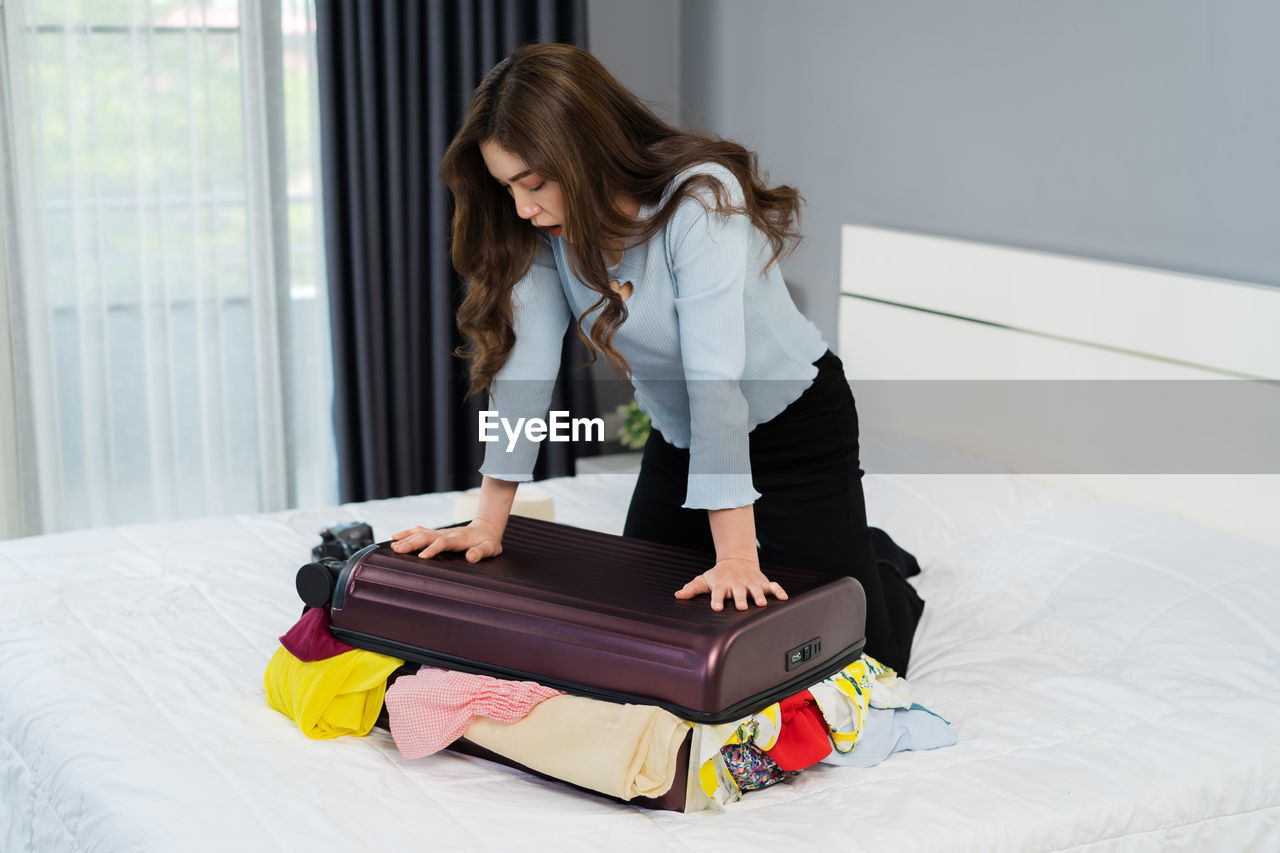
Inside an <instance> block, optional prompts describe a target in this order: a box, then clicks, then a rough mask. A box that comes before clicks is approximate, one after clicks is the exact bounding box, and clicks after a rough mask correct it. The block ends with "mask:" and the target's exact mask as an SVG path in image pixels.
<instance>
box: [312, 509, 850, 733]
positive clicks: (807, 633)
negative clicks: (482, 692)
mask: <svg viewBox="0 0 1280 853" xmlns="http://www.w3.org/2000/svg"><path fill="white" fill-rule="evenodd" d="M503 548H504V550H503V553H502V554H501V555H499V556H497V557H493V558H489V559H486V560H482V561H480V562H479V563H468V562H466V560H465V559H464V558H463V557H462V555H461V554H456V553H448V554H441V555H439V556H438V557H436V558H433V559H431V560H423V559H420V558H418V557H417V556H414V555H405V554H397V553H396V552H394V551H392V550H391V549H390V547H389V546H388V545H386V544H385V543H384V544H381V545H379V546H377V547H375V548H371V549H366V550H365V551H362V552H361V553H359V554H357V555H355V556H354V557H353V558H352V559H351V560H350V561H348V563H347V566H346V567H345V568H344V569H343V571H342V573H341V575H340V577H339V578H338V582H337V587H336V589H335V593H334V600H333V610H332V620H331V621H332V626H333V631H334V633H335V635H337V636H339V637H340V638H342V639H343V640H345V641H347V642H349V643H351V644H352V645H354V646H357V647H361V648H368V649H370V650H373V651H382V652H385V653H388V654H392V655H395V656H397V657H402V658H405V659H406V660H413V661H417V662H421V663H431V664H436V665H440V666H446V667H449V668H454V669H464V670H470V671H475V672H482V673H486V674H491V675H497V676H499V677H506V678H519V679H528V680H535V681H539V682H541V683H544V684H548V685H551V686H555V687H558V688H560V689H564V690H567V691H570V692H575V693H579V694H582V695H589V696H597V697H600V698H607V699H611V700H613V701H625V702H637V703H641V704H656V705H660V706H662V707H666V708H668V709H669V710H671V711H673V712H674V713H676V714H677V715H679V716H681V717H684V718H685V719H690V720H697V721H700V722H724V721H728V720H732V719H737V718H738V717H740V716H743V715H745V714H749V713H752V712H754V711H756V710H758V709H759V708H760V707H763V706H765V705H768V704H770V703H771V702H773V701H777V699H779V698H782V697H784V696H786V695H789V694H790V693H794V692H796V691H797V690H800V689H803V688H804V687H805V686H807V685H809V684H812V683H814V682H816V681H819V680H821V679H822V678H824V677H826V676H827V675H830V674H831V673H833V672H835V671H838V670H839V669H840V668H841V667H843V666H846V665H847V664H848V663H849V662H851V661H852V660H855V659H856V658H857V657H858V655H859V654H860V653H861V650H862V646H863V642H864V640H863V623H864V620H865V599H864V597H863V594H862V588H861V586H860V585H858V583H857V582H856V581H855V580H853V579H852V578H848V577H840V578H832V577H830V576H827V575H823V574H821V573H818V572H815V571H812V570H808V569H803V568H792V567H785V566H777V565H766V566H763V568H764V571H765V573H766V575H767V576H768V577H769V578H770V580H774V581H777V582H778V583H780V584H782V586H783V588H784V589H786V591H787V593H788V596H789V598H788V600H787V601H777V600H775V599H770V601H769V604H768V605H767V606H766V607H763V608H761V607H757V606H755V605H754V604H752V605H751V606H750V607H749V608H748V609H747V610H745V611H739V610H737V609H736V608H734V606H733V605H732V603H731V602H730V603H728V604H727V605H726V607H725V609H724V610H722V611H719V612H717V611H713V610H712V609H711V608H710V605H709V603H708V599H707V598H706V597H705V596H699V597H698V598H695V599H692V600H688V601H681V600H679V599H677V598H676V597H675V591H676V590H677V589H679V588H680V587H682V586H683V585H684V584H685V583H686V582H687V581H689V580H690V579H691V578H693V577H696V576H697V575H698V574H699V573H700V572H703V571H705V570H706V569H708V568H710V566H711V565H712V558H711V557H710V556H709V555H707V554H704V553H701V552H698V551H693V550H689V549H684V548H676V547H672V546H666V545H657V544H654V543H651V542H646V541H642V540H636V539H629V538H624V537H621V536H614V535H611V534H607V533H599V532H596V531H589V530H583V529H581V528H576V527H570V526H568V525H563V524H555V523H552V522H545V521H538V520H534V519H527V518H522V517H519V516H513V517H512V518H511V519H510V521H509V523H508V526H507V530H506V532H505V534H504V536H503Z"/></svg>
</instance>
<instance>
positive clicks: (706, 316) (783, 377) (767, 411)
mask: <svg viewBox="0 0 1280 853" xmlns="http://www.w3.org/2000/svg"><path fill="white" fill-rule="evenodd" d="M694 173H706V174H710V175H714V176H716V177H717V178H719V179H720V181H721V182H722V183H723V184H724V187H725V189H726V190H728V193H729V203H730V205H733V206H737V205H741V204H742V203H743V194H742V188H741V187H740V185H739V184H738V182H737V180H736V179H735V178H734V177H733V174H732V173H731V172H730V171H729V170H728V169H726V168H724V167H723V166H719V165H715V164H702V165H699V166H695V167H693V168H691V169H689V170H687V171H686V172H683V173H681V174H680V175H678V176H677V177H676V179H675V180H674V181H673V182H672V184H671V186H670V187H669V188H668V190H667V193H666V194H665V195H664V196H663V198H662V200H661V202H659V206H660V205H661V204H662V203H665V201H666V200H667V199H668V198H669V197H670V194H671V193H672V192H673V191H674V189H675V188H676V187H678V186H679V185H680V183H681V182H682V181H683V180H684V178H685V177H687V176H688V175H691V174H694ZM699 199H702V200H705V202H706V204H707V207H704V206H703V203H702V201H700V200H699ZM708 208H709V209H710V210H711V211H712V212H708ZM656 209H657V207H650V206H642V207H641V210H640V216H641V217H647V216H649V215H652V214H653V213H654V211H655V210H656ZM714 209H715V197H714V195H713V193H712V192H711V190H709V189H706V188H701V187H700V188H698V190H697V191H696V192H695V193H694V195H693V197H691V198H687V199H685V200H684V201H682V202H681V203H680V205H679V206H678V207H677V209H676V211H675V213H674V214H673V215H672V217H671V219H670V220H668V222H667V224H666V226H665V227H664V228H663V229H662V230H661V231H659V232H658V233H657V234H655V235H654V236H653V237H652V238H651V239H650V240H649V241H648V242H646V243H642V244H639V245H636V246H633V247H630V248H628V249H627V250H626V251H625V252H624V253H623V256H622V258H621V260H620V261H619V262H618V264H617V265H616V266H613V267H610V268H609V275H610V278H611V279H617V280H618V281H621V282H626V281H630V282H632V285H633V287H634V291H633V293H632V295H631V297H630V298H629V299H628V300H627V303H626V306H627V312H628V313H627V319H626V320H625V321H624V322H623V324H622V325H621V326H620V327H619V328H618V331H617V333H616V334H615V335H614V338H613V346H614V348H615V349H617V350H618V352H620V353H621V354H622V356H623V357H624V358H625V359H626V360H627V362H628V364H629V365H630V367H631V376H630V379H631V381H632V384H633V385H634V387H635V395H636V401H637V402H638V403H639V405H640V408H641V409H642V410H643V411H644V412H645V413H646V414H647V415H649V417H650V419H651V420H652V421H653V425H654V427H656V428H657V429H659V430H661V432H662V434H663V436H665V437H666V439H667V440H668V441H670V442H671V443H672V444H674V445H675V446H677V447H683V448H688V449H689V451H690V466H689V484H688V488H687V491H686V493H685V503H684V506H686V507H688V508H690V509H723V508H727V507H739V506H746V505H748V504H751V503H753V502H754V501H755V500H756V499H757V498H759V497H760V494H759V492H757V491H756V490H755V488H754V486H753V485H752V481H751V464H750V459H749V456H748V443H747V441H748V440H747V434H748V433H749V432H750V431H751V430H752V429H754V428H755V427H756V426H757V425H759V424H761V423H764V422H766V421H768V420H770V419H772V418H773V417H774V416H776V415H777V414H779V413H780V412H781V411H782V410H783V409H785V408H786V407H787V406H788V405H789V404H790V403H792V402H793V401H794V400H795V399H797V398H798V397H799V396H800V395H801V394H802V393H803V392H804V390H805V389H806V388H808V387H809V385H810V384H812V382H813V378H814V376H816V375H817V369H816V368H815V367H814V366H813V362H815V361H817V360H818V358H820V357H821V356H822V354H823V353H824V352H826V350H827V345H826V343H825V342H824V341H823V340H822V336H821V334H820V333H819V332H818V329H817V328H816V327H815V326H814V325H813V324H812V323H811V322H809V321H808V320H807V319H806V318H805V317H804V315H802V314H801V313H800V311H799V310H798V309H797V308H796V306H795V303H794V302H792V301H791V296H790V294H788V293H787V289H786V286H785V285H784V284H783V281H782V272H781V270H780V269H779V268H778V265H776V264H775V265H774V266H772V267H770V268H769V270H768V271H765V270H764V269H763V268H764V265H765V263H767V261H768V259H769V256H770V254H771V247H770V244H769V241H768V238H767V237H766V236H765V234H764V233H763V232H762V231H760V229H758V228H756V227H755V226H754V225H753V224H752V222H751V220H750V218H749V217H748V216H746V215H745V214H736V215H732V216H725V215H723V214H720V213H716V212H714ZM598 298H599V296H598V294H597V293H596V292H595V291H593V290H591V289H590V288H588V287H587V286H586V285H585V284H583V283H582V282H581V281H580V280H579V279H578V278H577V277H576V276H575V275H574V274H573V273H572V272H571V271H570V269H569V263H568V259H567V257H566V255H565V245H564V240H563V239H562V238H548V239H547V243H546V245H545V246H544V247H543V248H542V249H541V250H540V251H539V253H538V256H537V258H536V260H535V261H534V264H533V266H532V267H531V268H530V270H529V273H528V274H527V275H526V276H525V277H524V278H523V279H521V280H520V281H519V282H518V283H517V284H516V286H515V291H514V314H515V317H514V323H515V334H516V343H515V347H514V348H513V349H512V351H511V354H510V356H509V357H508V358H507V362H506V364H504V365H503V367H502V369H501V370H500V371H499V372H498V375H497V376H496V377H495V380H494V383H493V387H492V391H491V398H490V408H491V409H494V410H497V411H498V412H499V413H500V416H501V417H503V418H506V419H508V420H509V421H510V422H511V423H512V424H514V423H515V419H516V418H519V417H524V418H529V417H544V416H545V415H546V412H547V409H548V407H549V404H550V401H551V390H552V386H553V384H554V378H555V376H556V374H557V372H558V370H559V367H560V349H561V344H562V341H563V339H564V333H565V331H566V329H567V328H568V325H569V322H570V320H571V318H573V317H578V316H581V315H582V314H583V312H585V311H586V310H587V309H588V308H590V307H591V306H592V305H593V304H595V302H596V300H597V299H598ZM593 320H594V316H593V317H589V318H588V319H587V322H586V323H584V326H585V327H586V328H587V329H588V330H589V329H590V324H591V323H592V322H593ZM571 414H572V415H573V416H575V417H577V416H580V413H577V412H573V413H571ZM537 454H538V443H536V442H532V441H529V440H527V439H525V438H520V439H519V440H517V441H516V442H515V444H514V446H513V447H511V448H510V449H508V441H507V440H506V436H505V434H503V436H502V440H501V441H497V442H492V443H487V444H486V445H485V458H484V464H483V465H482V467H481V469H480V471H481V473H482V474H485V475H487V476H490V477H496V478H499V479H504V480H528V479H530V478H531V476H532V472H533V465H534V462H535V461H536V459H537Z"/></svg>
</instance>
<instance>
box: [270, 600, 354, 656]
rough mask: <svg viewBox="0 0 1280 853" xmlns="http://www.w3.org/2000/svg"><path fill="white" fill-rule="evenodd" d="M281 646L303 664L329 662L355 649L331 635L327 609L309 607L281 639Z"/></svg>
mask: <svg viewBox="0 0 1280 853" xmlns="http://www.w3.org/2000/svg"><path fill="white" fill-rule="evenodd" d="M280 645H282V646H284V647H285V648H286V649H288V651H289V654H291V655H293V656H294V657H295V658H297V659H298V660H300V661H302V662H303V663H306V662H308V661H316V660H328V659H329V658H331V657H337V656H338V655H340V654H342V653H343V652H349V651H351V650H352V648H354V647H353V646H348V645H347V644H346V643H344V642H342V641H341V640H339V639H338V638H337V637H335V636H333V634H331V633H329V608H327V607H308V608H307V609H306V611H304V612H303V614H302V618H301V619H299V620H298V622H297V624H295V625H294V626H293V627H292V628H290V629H289V630H288V631H287V632H286V633H285V635H284V636H283V637H281V638H280Z"/></svg>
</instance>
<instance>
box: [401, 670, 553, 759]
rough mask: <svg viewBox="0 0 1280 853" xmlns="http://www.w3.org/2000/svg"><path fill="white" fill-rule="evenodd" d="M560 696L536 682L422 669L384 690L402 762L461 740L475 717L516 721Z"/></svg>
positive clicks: (507, 721) (402, 677)
mask: <svg viewBox="0 0 1280 853" xmlns="http://www.w3.org/2000/svg"><path fill="white" fill-rule="evenodd" d="M561 692H562V691H560V690H553V689H552V688H550V687H544V686H542V685H541V684H538V683H537V682H536V681H504V680H503V679H501V678H491V677H490V676H487V675H473V674H471V673H469V672H454V671H453V670H448V669H436V668H435V667H431V666H424V667H422V668H421V669H419V670H418V672H417V674H416V675H405V676H401V677H400V678H397V679H396V680H395V682H394V683H393V684H392V685H391V686H390V687H388V688H387V698H386V702H387V717H388V718H389V720H390V723H391V737H392V738H394V739H395V742H396V748H397V749H399V750H400V754H401V755H403V756H404V757H405V758H421V757H422V756H424V755H431V754H432V753H434V752H439V751H440V750H442V749H444V748H445V747H446V746H448V745H449V744H451V743H453V742H454V741H455V740H457V739H458V738H460V737H462V735H463V734H464V733H465V732H466V731H467V727H468V726H470V725H471V721H472V720H474V719H475V718H476V717H490V718H492V719H495V720H501V721H502V722H504V723H514V722H516V721H518V720H523V719H524V718H525V716H526V715H528V713H529V712H530V711H532V710H533V708H534V706H536V705H537V704H538V703H539V702H541V701H542V700H543V699H550V698H551V697H552V696H559V695H560V694H561Z"/></svg>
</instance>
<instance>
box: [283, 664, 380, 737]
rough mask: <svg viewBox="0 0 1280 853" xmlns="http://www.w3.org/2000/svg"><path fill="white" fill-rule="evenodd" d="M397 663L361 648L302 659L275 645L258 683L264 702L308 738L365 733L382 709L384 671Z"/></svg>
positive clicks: (371, 726)
mask: <svg viewBox="0 0 1280 853" xmlns="http://www.w3.org/2000/svg"><path fill="white" fill-rule="evenodd" d="M403 663H404V661H402V660H399V659H397V658H393V657H387V656H386V655H380V654H377V653H376V652H366V651H364V650H363V649H354V650H352V651H349V652H343V653H342V654H340V655H337V656H336V657H331V658H328V659H326V660H318V661H310V662H307V663H303V662H302V661H300V660H298V659H297V658H295V657H294V656H293V655H291V654H289V650H288V649H286V648H285V647H284V646H281V647H279V648H278V649H276V653H275V654H274V655H272V656H271V661H270V662H269V663H268V664H267V672H266V674H265V675H264V676H263V677H262V686H263V687H264V688H265V689H266V691H267V704H268V705H270V706H271V707H272V708H274V709H276V710H277V711H279V712H280V713H282V714H284V715H285V716H287V717H288V718H289V719H291V720H294V721H296V722H297V724H298V728H299V729H301V730H302V733H303V734H304V735H306V736H307V737H309V738H316V739H320V738H334V737H339V736H341V735H357V736H360V735H367V734H368V733H369V730H370V729H372V728H373V724H374V723H375V722H376V721H377V719H378V712H379V711H381V710H382V699H383V696H384V695H385V694H386V692H387V677H388V676H389V675H391V673H392V672H394V671H395V670H396V668H397V667H399V666H400V665H402V664H403Z"/></svg>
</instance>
